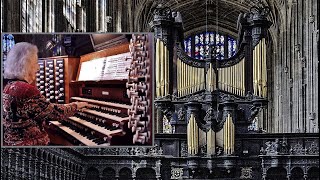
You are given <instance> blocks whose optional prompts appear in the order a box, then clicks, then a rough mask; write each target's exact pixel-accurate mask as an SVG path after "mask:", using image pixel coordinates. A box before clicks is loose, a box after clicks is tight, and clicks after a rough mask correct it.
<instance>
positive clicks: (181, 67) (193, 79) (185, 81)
mask: <svg viewBox="0 0 320 180" xmlns="http://www.w3.org/2000/svg"><path fill="white" fill-rule="evenodd" d="M204 72H205V71H204V68H198V67H193V66H189V65H188V64H186V63H184V62H183V61H181V60H180V59H177V92H178V97H181V96H185V95H188V94H192V93H195V92H197V91H200V90H203V89H204V88H205V79H204Z"/></svg>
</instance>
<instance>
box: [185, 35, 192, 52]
mask: <svg viewBox="0 0 320 180" xmlns="http://www.w3.org/2000/svg"><path fill="white" fill-rule="evenodd" d="M184 47H185V50H186V53H187V54H188V55H189V56H191V37H189V38H187V39H186V40H184Z"/></svg>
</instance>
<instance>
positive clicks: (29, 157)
mask: <svg viewBox="0 0 320 180" xmlns="http://www.w3.org/2000/svg"><path fill="white" fill-rule="evenodd" d="M31 168H32V149H29V153H28V171H29V172H28V179H32V176H33V172H32V169H31Z"/></svg>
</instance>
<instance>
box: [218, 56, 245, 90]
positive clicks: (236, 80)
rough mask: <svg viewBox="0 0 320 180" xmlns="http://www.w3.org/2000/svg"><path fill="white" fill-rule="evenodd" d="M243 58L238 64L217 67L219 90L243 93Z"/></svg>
mask: <svg viewBox="0 0 320 180" xmlns="http://www.w3.org/2000/svg"><path fill="white" fill-rule="evenodd" d="M244 67H245V59H244V58H243V59H242V60H241V61H240V62H239V63H238V64H236V65H233V66H230V67H226V68H218V86H219V89H220V90H223V91H227V92H230V93H233V94H236V95H239V96H244V95H245V71H244V69H245V68H244Z"/></svg>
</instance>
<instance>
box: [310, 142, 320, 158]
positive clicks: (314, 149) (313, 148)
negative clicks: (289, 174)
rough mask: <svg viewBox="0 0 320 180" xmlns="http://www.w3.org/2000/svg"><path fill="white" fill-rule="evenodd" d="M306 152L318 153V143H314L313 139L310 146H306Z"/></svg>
mask: <svg viewBox="0 0 320 180" xmlns="http://www.w3.org/2000/svg"><path fill="white" fill-rule="evenodd" d="M308 154H312V155H319V147H318V144H316V143H315V142H314V141H313V142H312V144H311V145H310V147H309V148H308Z"/></svg>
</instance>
